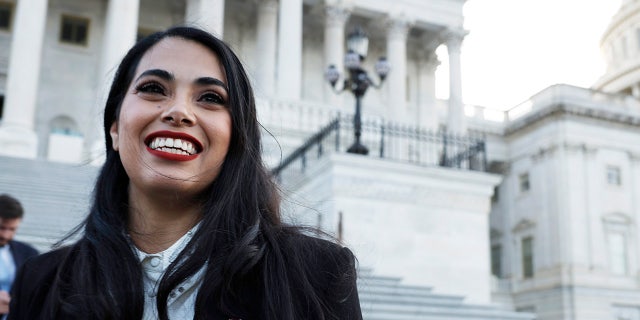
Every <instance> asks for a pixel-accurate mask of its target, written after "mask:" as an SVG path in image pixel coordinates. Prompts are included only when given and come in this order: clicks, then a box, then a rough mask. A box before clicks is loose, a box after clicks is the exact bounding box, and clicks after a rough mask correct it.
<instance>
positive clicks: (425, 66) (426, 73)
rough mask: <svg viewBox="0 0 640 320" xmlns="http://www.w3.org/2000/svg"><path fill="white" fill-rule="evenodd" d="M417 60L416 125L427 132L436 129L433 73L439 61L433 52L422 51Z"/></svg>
mask: <svg viewBox="0 0 640 320" xmlns="http://www.w3.org/2000/svg"><path fill="white" fill-rule="evenodd" d="M418 58H419V59H420V60H419V61H418V112H419V115H418V117H417V119H419V120H418V121H420V123H419V124H418V125H420V126H421V127H423V128H426V129H428V130H432V131H436V130H437V129H438V124H439V123H438V120H439V119H438V110H437V108H436V78H435V72H436V69H437V68H438V66H439V65H440V61H439V60H438V56H437V55H436V53H435V51H433V50H427V49H422V50H420V52H419V56H418Z"/></svg>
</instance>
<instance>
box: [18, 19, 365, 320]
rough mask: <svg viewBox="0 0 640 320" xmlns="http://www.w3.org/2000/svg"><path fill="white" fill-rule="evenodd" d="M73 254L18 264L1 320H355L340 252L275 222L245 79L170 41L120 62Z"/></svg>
mask: <svg viewBox="0 0 640 320" xmlns="http://www.w3.org/2000/svg"><path fill="white" fill-rule="evenodd" d="M104 130H105V137H106V141H105V143H106V151H107V157H106V162H105V164H104V166H103V168H102V170H101V173H100V175H99V177H98V180H97V182H96V187H95V191H94V200H93V206H92V209H91V211H90V213H89V215H88V217H87V219H86V221H85V222H84V224H83V226H82V227H83V228H82V231H83V232H82V234H81V238H80V240H78V241H77V242H76V243H74V244H73V245H71V246H68V247H63V248H59V249H57V250H54V251H52V252H49V253H47V254H45V255H42V256H39V257H37V258H35V259H32V260H30V261H29V262H27V263H26V265H25V267H24V268H23V269H22V270H21V271H20V272H19V274H18V276H17V279H16V284H15V286H14V288H15V290H14V293H13V299H12V301H11V309H10V315H9V318H10V319H58V318H64V319H66V318H74V319H75V318H77V319H141V318H143V319H224V320H226V319H274V320H275V319H291V320H292V319H361V318H362V316H361V312H360V306H359V301H358V293H357V287H356V271H355V259H354V257H353V255H352V253H351V251H349V249H347V248H343V247H341V246H339V245H336V244H333V243H331V242H329V241H326V240H320V239H317V238H313V237H310V236H307V235H305V234H304V233H303V230H302V229H300V228H297V227H294V226H288V225H285V224H283V223H282V222H281V220H280V211H279V195H278V193H277V190H276V187H275V185H274V183H273V181H272V179H271V176H270V175H269V173H268V171H267V170H266V168H265V167H264V165H263V162H262V159H261V149H260V145H261V144H260V127H259V124H258V121H257V119H256V109H255V100H254V97H253V92H252V89H251V86H250V84H249V80H248V77H247V75H246V73H245V71H244V69H243V67H242V65H241V63H240V62H239V60H238V58H237V57H236V55H235V54H234V53H233V52H232V51H231V50H230V49H229V47H228V46H227V45H226V44H224V43H223V42H222V41H220V40H218V39H216V38H214V37H213V36H211V35H210V34H208V33H206V32H203V31H201V30H199V29H194V28H189V27H177V28H172V29H169V30H167V31H164V32H160V33H156V34H153V35H150V36H149V37H147V38H144V39H143V40H141V41H140V42H138V43H137V44H136V45H135V46H134V47H133V48H132V49H131V50H130V51H129V52H128V53H127V55H126V56H125V57H124V59H123V61H122V63H121V64H120V66H119V68H118V71H117V73H116V76H115V78H114V81H113V84H112V87H111V90H110V92H109V97H108V100H107V103H106V107H105V113H104Z"/></svg>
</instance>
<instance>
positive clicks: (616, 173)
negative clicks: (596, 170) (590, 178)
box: [607, 166, 622, 186]
mask: <svg viewBox="0 0 640 320" xmlns="http://www.w3.org/2000/svg"><path fill="white" fill-rule="evenodd" d="M607 183H608V184H610V185H612V186H619V185H622V177H621V176H620V167H617V166H607Z"/></svg>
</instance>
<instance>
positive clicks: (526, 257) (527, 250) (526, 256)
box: [522, 237, 533, 278]
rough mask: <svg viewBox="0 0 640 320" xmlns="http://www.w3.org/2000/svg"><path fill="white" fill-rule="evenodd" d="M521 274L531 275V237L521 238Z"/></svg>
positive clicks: (527, 276)
mask: <svg viewBox="0 0 640 320" xmlns="http://www.w3.org/2000/svg"><path fill="white" fill-rule="evenodd" d="M522 276H523V277H524V278H531V277H533V237H525V238H523V239H522Z"/></svg>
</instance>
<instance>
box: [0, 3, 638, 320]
mask: <svg viewBox="0 0 640 320" xmlns="http://www.w3.org/2000/svg"><path fill="white" fill-rule="evenodd" d="M465 2H466V0H395V1H386V0H279V1H277V0H83V1H79V0H0V97H1V99H0V155H10V156H15V157H25V158H38V159H48V160H51V161H61V162H72V163H83V162H87V161H91V160H94V159H95V157H96V152H95V150H96V145H97V146H98V148H101V147H102V142H101V141H102V138H101V133H100V131H101V126H100V119H101V115H100V112H101V108H102V100H103V98H104V95H105V88H106V86H107V83H108V79H109V76H110V74H112V73H113V71H114V68H115V66H116V65H117V63H118V60H119V59H120V58H121V56H122V55H123V54H124V52H125V50H126V49H127V48H128V47H130V46H131V45H132V44H133V43H134V42H135V40H136V37H138V36H142V35H145V34H148V33H150V32H153V31H156V30H162V29H165V28H167V27H169V26H172V25H176V24H185V23H186V24H195V25H198V26H201V27H203V28H206V29H207V30H209V31H211V32H213V33H215V34H217V35H219V36H221V37H222V38H223V39H224V40H225V41H227V42H228V43H230V44H231V45H232V47H234V48H235V49H236V51H237V52H238V53H239V55H240V56H241V59H242V60H243V61H244V62H245V64H246V66H247V69H248V71H249V73H250V76H251V77H252V78H253V81H254V86H255V89H256V91H257V94H258V99H259V101H258V102H259V117H260V120H261V122H262V124H263V125H265V127H266V128H267V129H268V130H269V131H270V132H271V133H273V134H274V135H275V137H276V138H277V140H278V143H279V144H280V146H281V148H282V152H283V153H284V154H285V155H286V154H288V153H289V152H291V151H292V150H294V149H295V148H297V147H298V146H300V145H301V144H302V143H303V141H304V140H305V139H306V138H308V137H309V136H311V135H313V134H314V133H316V132H317V131H318V130H319V129H320V128H321V127H322V126H324V125H326V124H327V123H328V122H329V121H330V120H331V119H333V117H335V115H336V114H338V113H341V114H351V113H352V112H353V104H354V100H353V97H352V96H350V95H349V94H343V95H336V94H335V93H334V92H333V91H331V90H330V87H329V86H328V85H327V84H326V83H325V81H324V79H323V77H322V75H323V73H324V70H325V68H326V66H327V65H329V64H335V65H337V66H338V69H339V70H342V69H343V61H342V59H343V56H344V54H345V44H344V43H345V37H346V35H347V34H348V33H349V32H350V30H352V29H353V28H354V27H356V26H361V27H363V28H364V29H365V30H366V31H367V33H368V34H369V36H370V50H369V55H368V57H369V58H368V59H366V60H365V62H364V67H365V69H367V70H372V69H373V64H374V62H375V59H377V58H378V57H379V56H386V57H387V59H388V60H389V62H390V64H391V68H392V72H391V73H390V74H389V77H388V79H387V81H386V83H385V85H384V86H383V87H382V88H381V90H369V92H368V93H367V95H366V96H365V97H364V101H363V105H364V106H365V109H364V115H365V118H366V119H370V120H374V121H378V120H381V119H385V120H391V121H394V122H397V123H402V124H406V125H411V126H419V127H422V128H426V129H432V130H442V129H446V130H447V131H449V132H453V133H460V134H467V133H473V134H482V135H484V137H485V139H486V148H487V154H486V156H487V161H488V164H489V169H490V170H489V171H490V173H484V172H471V171H465V170H455V169H451V168H441V167H437V166H434V167H426V168H425V167H422V166H417V165H410V164H404V163H395V162H391V161H385V160H381V159H374V158H372V157H369V158H364V159H363V158H359V156H353V155H347V154H338V153H334V154H331V155H330V156H327V157H325V158H322V159H319V160H318V161H315V162H314V163H310V164H309V169H308V170H307V172H306V173H305V174H304V175H302V176H301V177H298V178H297V180H295V181H293V182H289V183H288V184H285V186H286V187H287V188H289V189H288V190H289V191H290V192H291V195H292V198H293V199H294V200H293V201H292V202H299V203H302V206H301V207H303V208H304V207H305V206H310V207H311V208H312V209H311V210H300V209H299V208H297V209H296V208H295V206H293V207H294V208H290V210H291V214H292V215H293V216H294V218H295V219H300V220H303V221H307V222H309V223H316V219H319V218H318V217H319V216H321V218H322V219H319V220H318V221H317V224H318V225H320V226H322V227H323V228H324V229H325V230H328V231H329V232H336V233H337V232H338V231H337V230H338V225H340V226H341V227H340V232H339V233H340V234H341V236H342V237H343V240H344V241H345V242H346V243H347V244H349V245H350V246H353V247H354V250H355V252H356V254H357V255H358V257H359V259H360V264H361V266H363V267H366V268H372V269H373V270H374V272H377V273H379V274H382V275H391V276H394V275H395V276H401V277H403V279H405V281H406V282H407V283H408V284H420V285H431V286H433V287H434V290H436V291H438V292H442V293H446V294H459V295H464V296H465V297H467V299H468V301H470V302H472V303H478V304H501V305H502V306H504V308H507V309H513V310H522V311H529V312H533V313H535V314H536V315H537V319H543V320H565V319H567V320H569V319H578V320H583V319H584V320H587V319H598V320H600V319H615V320H622V319H625V320H636V319H640V281H639V280H640V278H639V277H640V273H639V271H640V222H639V221H640V202H639V201H640V200H638V199H640V147H638V145H637V143H634V142H636V141H640V127H639V126H638V125H640V102H638V100H637V98H638V97H639V96H640V94H639V93H638V92H640V89H638V88H640V87H638V84H637V83H640V81H638V80H637V77H635V76H634V74H635V73H634V72H637V71H635V66H636V64H637V62H638V61H640V60H638V57H640V54H639V53H640V49H636V48H640V45H637V43H639V42H640V37H638V36H637V35H638V34H640V33H638V31H637V29H636V27H637V26H638V25H640V23H639V22H637V21H640V14H638V12H640V10H637V9H639V8H640V2H638V1H635V0H626V1H624V3H623V5H622V7H621V9H620V11H619V12H618V13H617V14H616V16H614V18H613V20H612V23H611V25H610V27H609V29H607V30H606V31H605V33H604V36H603V43H602V47H603V51H604V52H605V56H606V57H607V61H608V64H609V69H608V71H607V74H605V75H603V78H602V79H600V80H599V81H598V82H597V83H596V84H595V85H594V87H593V88H592V89H585V88H577V87H572V86H569V85H557V86H553V87H550V88H547V89H545V90H543V91H542V92H540V93H538V94H536V95H534V96H533V97H532V98H531V99H530V100H529V101H527V102H525V103H523V104H522V105H519V106H516V107H515V108H513V109H511V110H509V111H507V112H504V113H502V112H493V113H491V110H488V109H484V108H480V107H470V106H467V107H466V108H465V107H464V105H463V102H462V88H461V81H460V77H461V74H462V72H463V70H461V68H460V65H461V63H460V60H461V51H463V50H464V48H463V46H462V44H463V39H464V36H465V35H466V33H467V31H466V30H464V29H463V27H462V25H463V15H462V9H463V6H464V4H465ZM470 32H473V30H470ZM441 45H443V46H446V47H447V49H448V50H447V54H448V61H449V69H448V73H449V78H450V81H449V92H450V98H449V99H447V100H438V99H436V97H435V70H436V68H438V66H439V62H438V57H437V55H436V54H435V52H436V49H437V48H438V47H439V46H441ZM594 50H597V48H594ZM636 60H637V61H636ZM638 74H639V75H640V73H638ZM495 114H498V115H499V117H497V118H499V119H498V120H499V121H493V120H489V119H490V118H496V117H495ZM279 148H280V147H278V146H277V145H276V143H275V141H274V140H270V139H267V141H265V149H266V151H267V158H268V159H269V161H270V163H271V164H277V163H278V161H279V159H280V156H279V152H280V149H279ZM411 150H412V149H411V148H410V147H407V149H406V150H405V151H407V152H413V151H411ZM494 188H495V189H494ZM318 212H321V213H322V214H321V215H318ZM343 233H344V235H342V234H343ZM492 274H493V275H492Z"/></svg>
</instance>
